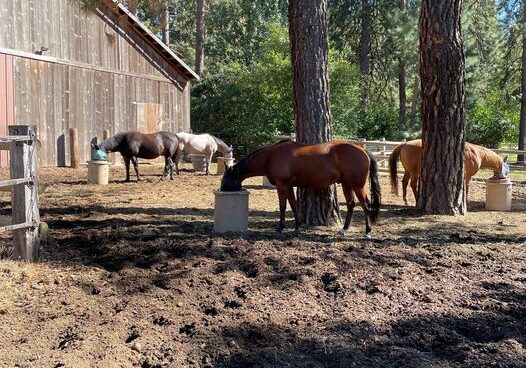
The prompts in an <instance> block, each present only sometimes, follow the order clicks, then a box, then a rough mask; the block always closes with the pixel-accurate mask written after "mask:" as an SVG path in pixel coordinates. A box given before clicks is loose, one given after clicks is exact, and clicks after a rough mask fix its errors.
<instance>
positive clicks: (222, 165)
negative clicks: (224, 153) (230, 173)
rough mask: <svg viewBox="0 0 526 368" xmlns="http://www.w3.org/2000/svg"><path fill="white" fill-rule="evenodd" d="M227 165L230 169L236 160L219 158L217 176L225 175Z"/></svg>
mask: <svg viewBox="0 0 526 368" xmlns="http://www.w3.org/2000/svg"><path fill="white" fill-rule="evenodd" d="M225 164H226V166H228V167H232V166H233V165H234V159H233V158H224V157H218V158H217V172H216V175H223V174H224V173H225Z"/></svg>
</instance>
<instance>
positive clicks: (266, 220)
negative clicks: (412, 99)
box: [0, 165, 526, 368]
mask: <svg viewBox="0 0 526 368" xmlns="http://www.w3.org/2000/svg"><path fill="white" fill-rule="evenodd" d="M142 171H143V172H144V173H145V174H146V176H145V177H144V178H145V179H146V181H145V182H142V183H135V182H133V183H123V182H122V181H121V180H122V178H123V177H124V173H123V169H122V168H112V173H111V175H112V179H113V181H112V182H111V183H110V185H108V186H94V185H88V184H86V183H85V178H86V175H87V172H86V169H85V168H83V169H79V170H72V169H42V170H41V178H42V181H43V182H44V183H45V184H46V188H45V191H44V193H43V194H42V196H41V214H42V217H43V220H44V221H47V223H48V224H49V227H50V235H49V237H48V239H47V240H46V241H45V242H44V244H43V247H44V248H43V259H42V262H41V263H39V264H25V263H20V262H15V261H10V260H8V259H3V260H0V366H1V367H51V368H52V367H56V368H58V367H75V368H76V367H145V368H146V367H240V368H241V367H477V368H478V367H525V366H526V350H525V349H526V346H525V344H526V309H525V308H526V254H525V246H526V216H525V213H526V185H524V184H522V185H515V187H514V198H515V199H514V203H513V205H514V211H513V212H510V213H504V212H486V211H484V205H483V199H484V189H485V188H484V183H483V182H475V183H473V186H472V189H471V191H470V197H471V199H472V201H471V202H470V205H469V208H470V213H469V214H468V215H467V216H465V217H461V218H460V217H459V218H450V217H440V216H427V215H426V216H424V215H420V214H419V213H418V212H416V211H415V210H414V209H412V208H407V207H404V206H403V205H402V201H401V199H399V198H396V197H393V196H392V195H391V194H390V193H389V190H388V189H389V187H388V182H387V178H386V177H382V189H383V202H384V205H383V210H382V213H381V222H380V223H379V224H378V225H376V226H375V227H374V228H373V235H374V236H373V239H371V240H367V239H365V238H364V236H363V232H364V223H363V216H362V212H361V210H359V209H358V210H357V212H356V215H355V217H354V220H353V224H352V231H350V232H349V233H348V234H347V236H345V237H342V236H339V235H337V233H336V230H335V229H314V230H302V231H301V233H300V234H299V235H298V234H296V233H294V232H293V231H292V230H291V226H292V218H291V215H290V213H288V222H287V225H288V226H289V227H288V229H286V230H285V232H284V233H283V234H277V233H275V232H274V228H275V226H276V222H277V219H278V213H277V196H276V194H275V192H274V191H272V190H265V189H262V188H261V187H260V186H259V184H260V183H261V179H260V178H254V179H251V180H249V181H247V182H246V184H247V185H246V187H248V189H249V190H250V193H251V195H250V225H249V227H250V232H249V233H248V234H246V235H243V236H239V235H226V236H220V235H216V234H214V233H213V231H212V227H213V203H214V197H213V189H215V188H217V187H218V185H219V181H220V178H219V177H216V176H210V177H206V176H204V175H202V174H195V173H192V172H191V171H190V170H187V171H183V172H182V174H181V175H180V176H179V177H177V178H176V180H175V181H173V182H168V181H165V182H162V183H157V175H158V173H160V171H161V168H160V167H159V166H154V165H143V166H142ZM341 198H342V197H341V196H340V199H341ZM9 211H10V204H9V197H8V196H7V195H6V193H2V196H1V197H0V215H8V214H9ZM4 239H6V238H5V236H4ZM3 242H4V244H3V246H2V247H3V248H2V249H3V250H2V252H3V254H4V255H6V254H8V253H9V251H10V246H9V242H8V241H7V240H4V241H3Z"/></svg>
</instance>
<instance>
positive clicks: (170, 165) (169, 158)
mask: <svg viewBox="0 0 526 368" xmlns="http://www.w3.org/2000/svg"><path fill="white" fill-rule="evenodd" d="M167 160H168V169H169V170H170V180H174V162H173V160H172V158H171V157H168V158H167Z"/></svg>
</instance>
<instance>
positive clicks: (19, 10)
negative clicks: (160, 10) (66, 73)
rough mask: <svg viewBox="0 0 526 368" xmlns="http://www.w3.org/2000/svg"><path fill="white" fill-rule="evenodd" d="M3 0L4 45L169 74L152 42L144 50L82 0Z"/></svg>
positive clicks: (0, 36) (0, 38)
mask: <svg viewBox="0 0 526 368" xmlns="http://www.w3.org/2000/svg"><path fill="white" fill-rule="evenodd" d="M0 1H1V2H2V5H1V6H0V19H2V20H4V19H5V20H7V21H2V22H0V48H4V49H10V50H17V51H22V52H27V53H30V54H34V53H35V52H36V51H38V50H40V49H41V47H46V48H48V49H49V51H46V52H44V53H43V55H45V56H48V57H52V58H57V59H60V60H66V61H69V62H75V63H80V64H87V65H92V66H98V67H100V68H105V69H109V70H118V71H123V72H132V73H135V74H139V75H148V76H156V77H159V78H163V77H164V75H163V73H161V70H162V69H160V68H159V67H156V66H154V65H153V63H151V62H150V61H149V60H148V59H147V58H146V57H145V54H147V53H146V51H148V47H147V45H139V46H140V48H143V49H144V50H141V51H139V50H138V49H137V48H135V47H134V46H133V45H132V43H130V40H128V39H125V37H126V33H122V32H119V29H117V28H115V27H116V25H112V24H110V23H108V22H107V21H105V20H104V19H103V17H104V15H103V14H101V13H97V12H96V11H93V10H88V9H85V8H83V7H82V6H81V5H80V2H79V1H76V0H0ZM150 54H151V53H148V57H151V55H150ZM163 67H165V65H163ZM181 81H183V79H181ZM183 82H184V81H183Z"/></svg>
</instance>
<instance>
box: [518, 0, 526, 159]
mask: <svg viewBox="0 0 526 368" xmlns="http://www.w3.org/2000/svg"><path fill="white" fill-rule="evenodd" d="M525 140H526V0H523V1H522V71H521V117H520V125H519V150H524V143H525V142H524V141H525ZM517 161H518V162H521V163H524V155H518V156H517Z"/></svg>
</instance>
